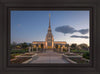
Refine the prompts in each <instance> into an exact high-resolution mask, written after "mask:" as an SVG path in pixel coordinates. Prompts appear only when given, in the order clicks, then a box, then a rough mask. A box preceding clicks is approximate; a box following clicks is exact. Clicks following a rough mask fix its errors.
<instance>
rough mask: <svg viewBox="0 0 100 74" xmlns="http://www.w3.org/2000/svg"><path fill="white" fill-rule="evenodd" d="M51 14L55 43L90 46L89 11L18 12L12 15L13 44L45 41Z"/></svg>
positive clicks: (14, 11)
mask: <svg viewBox="0 0 100 74" xmlns="http://www.w3.org/2000/svg"><path fill="white" fill-rule="evenodd" d="M49 14H51V17H50V23H51V29H52V34H53V36H54V41H66V42H67V43H68V44H72V43H77V44H81V43H86V44H88V45H89V24H90V23H89V11H88V10H86V11H85V10H84V11H82V10H81V11H78V10H77V11H74V10H73V11H69V10H67V11H51V10H50V11H29V10H28V11H17V10H12V11H11V12H10V15H11V43H12V42H17V43H23V42H27V43H32V42H33V41H45V37H46V34H47V31H48V27H49Z"/></svg>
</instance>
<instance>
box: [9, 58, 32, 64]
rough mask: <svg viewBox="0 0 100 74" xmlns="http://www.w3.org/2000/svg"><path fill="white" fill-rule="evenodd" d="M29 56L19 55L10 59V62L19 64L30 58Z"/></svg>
mask: <svg viewBox="0 0 100 74" xmlns="http://www.w3.org/2000/svg"><path fill="white" fill-rule="evenodd" d="M30 58H31V57H20V58H16V59H15V60H12V61H10V63H11V64H21V63H22V62H24V61H26V60H28V59H30Z"/></svg>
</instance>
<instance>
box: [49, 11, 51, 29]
mask: <svg viewBox="0 0 100 74" xmlns="http://www.w3.org/2000/svg"><path fill="white" fill-rule="evenodd" d="M50 16H51V14H50V13H49V28H50Z"/></svg>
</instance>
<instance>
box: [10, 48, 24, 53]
mask: <svg viewBox="0 0 100 74" xmlns="http://www.w3.org/2000/svg"><path fill="white" fill-rule="evenodd" d="M25 52H26V51H25V50H23V49H22V50H11V54H13V53H25Z"/></svg>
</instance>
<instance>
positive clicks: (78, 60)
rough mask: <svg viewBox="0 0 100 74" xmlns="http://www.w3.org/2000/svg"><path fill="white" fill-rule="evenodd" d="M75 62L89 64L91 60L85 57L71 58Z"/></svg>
mask: <svg viewBox="0 0 100 74" xmlns="http://www.w3.org/2000/svg"><path fill="white" fill-rule="evenodd" d="M69 59H71V60H73V61H75V62H77V63H78V64H88V63H89V62H88V61H86V60H84V59H83V58H69Z"/></svg>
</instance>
